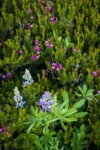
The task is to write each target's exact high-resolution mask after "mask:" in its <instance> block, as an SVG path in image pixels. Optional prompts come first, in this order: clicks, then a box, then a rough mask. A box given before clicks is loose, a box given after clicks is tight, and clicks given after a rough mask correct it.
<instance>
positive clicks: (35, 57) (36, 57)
mask: <svg viewBox="0 0 100 150" xmlns="http://www.w3.org/2000/svg"><path fill="white" fill-rule="evenodd" d="M31 58H32V59H33V60H38V59H39V58H40V56H38V55H36V54H34V55H33V56H32V57H31Z"/></svg>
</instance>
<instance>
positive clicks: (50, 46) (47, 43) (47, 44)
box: [45, 41, 53, 48]
mask: <svg viewBox="0 0 100 150" xmlns="http://www.w3.org/2000/svg"><path fill="white" fill-rule="evenodd" d="M45 43H46V46H47V47H48V48H52V47H53V44H51V43H49V42H48V41H45Z"/></svg>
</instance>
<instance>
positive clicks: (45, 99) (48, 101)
mask: <svg viewBox="0 0 100 150" xmlns="http://www.w3.org/2000/svg"><path fill="white" fill-rule="evenodd" d="M53 104H54V100H52V97H51V93H50V92H48V91H46V92H45V93H44V94H43V95H42V98H41V99H40V101H39V102H38V105H39V106H41V107H42V108H41V110H46V111H48V112H50V111H51V106H52V105H53Z"/></svg>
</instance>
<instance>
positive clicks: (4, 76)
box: [2, 72, 12, 79]
mask: <svg viewBox="0 0 100 150" xmlns="http://www.w3.org/2000/svg"><path fill="white" fill-rule="evenodd" d="M11 76H12V74H11V72H7V73H6V75H2V78H3V79H10V78H11Z"/></svg>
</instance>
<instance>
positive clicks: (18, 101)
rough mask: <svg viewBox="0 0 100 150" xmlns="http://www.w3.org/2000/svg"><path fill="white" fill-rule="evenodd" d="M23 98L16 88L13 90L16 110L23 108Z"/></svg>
mask: <svg viewBox="0 0 100 150" xmlns="http://www.w3.org/2000/svg"><path fill="white" fill-rule="evenodd" d="M22 99H23V97H22V96H21V94H20V92H19V90H18V88H17V87H15V89H14V101H15V102H16V108H18V107H21V108H23V105H24V104H25V102H24V101H22Z"/></svg>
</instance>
